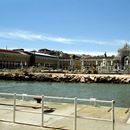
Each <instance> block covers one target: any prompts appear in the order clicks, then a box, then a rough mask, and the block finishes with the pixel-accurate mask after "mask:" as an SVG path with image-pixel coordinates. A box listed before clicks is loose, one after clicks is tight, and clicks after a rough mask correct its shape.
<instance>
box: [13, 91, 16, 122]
mask: <svg viewBox="0 0 130 130" xmlns="http://www.w3.org/2000/svg"><path fill="white" fill-rule="evenodd" d="M13 98H14V104H13V123H15V111H16V93H14V96H13Z"/></svg>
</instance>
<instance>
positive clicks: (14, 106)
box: [0, 93, 115, 130]
mask: <svg viewBox="0 0 130 130" xmlns="http://www.w3.org/2000/svg"><path fill="white" fill-rule="evenodd" d="M2 95H4V96H12V98H13V103H12V108H6V107H0V109H4V110H12V111H13V119H12V122H13V123H18V122H16V114H15V113H16V111H21V112H28V113H36V114H41V125H40V126H41V127H44V126H45V125H44V116H45V115H53V116H62V117H68V118H73V119H74V130H77V118H81V119H91V120H98V121H107V122H111V123H112V130H115V114H114V113H115V111H114V107H115V101H114V100H112V101H105V100H96V99H95V98H90V99H80V98H77V97H75V98H67V97H52V96H44V95H42V96H39V95H27V94H16V93H14V94H13V93H0V96H2ZM18 96H19V97H22V99H24V98H23V96H25V97H31V98H36V97H38V98H41V112H38V111H28V110H18V109H16V107H17V104H16V99H17V97H18ZM45 99H58V100H69V101H73V103H74V115H62V114H53V113H51V114H49V113H44V107H45V105H44V103H45ZM78 101H83V102H93V103H94V104H96V103H98V102H99V103H109V104H110V105H111V109H112V115H111V119H103V118H94V117H86V116H79V115H78V114H77V104H78ZM0 105H1V103H0ZM2 105H3V104H2ZM6 105H7V104H6ZM24 124H25V123H24ZM28 125H30V124H28ZM32 125H33V124H32Z"/></svg>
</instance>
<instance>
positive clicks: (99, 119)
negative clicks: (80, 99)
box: [77, 116, 112, 122]
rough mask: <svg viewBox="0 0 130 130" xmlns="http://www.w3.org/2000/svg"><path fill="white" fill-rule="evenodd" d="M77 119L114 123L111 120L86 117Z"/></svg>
mask: <svg viewBox="0 0 130 130" xmlns="http://www.w3.org/2000/svg"><path fill="white" fill-rule="evenodd" d="M77 118H80V119H89V120H98V121H107V122H112V120H111V119H103V118H94V117H84V116H77Z"/></svg>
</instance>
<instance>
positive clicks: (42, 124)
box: [41, 95, 44, 127]
mask: <svg viewBox="0 0 130 130" xmlns="http://www.w3.org/2000/svg"><path fill="white" fill-rule="evenodd" d="M41 126H42V127H44V96H43V95H42V123H41Z"/></svg>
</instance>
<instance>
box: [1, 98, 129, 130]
mask: <svg viewBox="0 0 130 130" xmlns="http://www.w3.org/2000/svg"><path fill="white" fill-rule="evenodd" d="M17 102H18V104H17V105H18V107H17V108H16V109H17V112H16V121H15V123H12V118H13V112H12V111H11V110H3V109H0V130H18V129H19V130H23V129H27V130H58V129H59V130H73V129H74V119H73V118H68V117H62V116H54V115H53V114H59V115H68V116H73V115H74V106H73V104H68V103H54V102H53V103H52V102H49V103H48V102H46V103H45V106H46V107H48V108H53V109H54V111H53V112H51V113H47V115H45V117H44V120H45V124H44V125H45V127H40V125H41V114H36V113H31V112H25V111H24V110H26V111H35V112H41V107H40V105H41V104H38V103H36V102H35V101H22V100H19V101H18V100H17ZM0 103H1V105H0V106H1V108H5V107H6V108H10V107H11V106H10V105H7V104H11V103H12V100H8V99H0ZM3 104H6V105H3ZM21 106H22V107H21ZM25 106H26V107H25ZM27 106H28V107H27ZM34 106H35V108H34ZM21 110H23V111H21ZM111 112H112V111H111V107H108V106H107V107H105V106H99V105H98V106H93V105H89V106H88V105H78V107H77V115H78V116H85V117H94V118H101V119H102V118H103V119H110V118H111ZM51 114H52V115H51ZM129 118H130V113H129V108H119V107H116V108H115V130H129V129H130V119H129ZM77 122H78V123H77V130H112V122H106V121H97V120H91V119H81V118H78V119H77ZM25 124H26V125H25ZM27 124H31V125H27Z"/></svg>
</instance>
